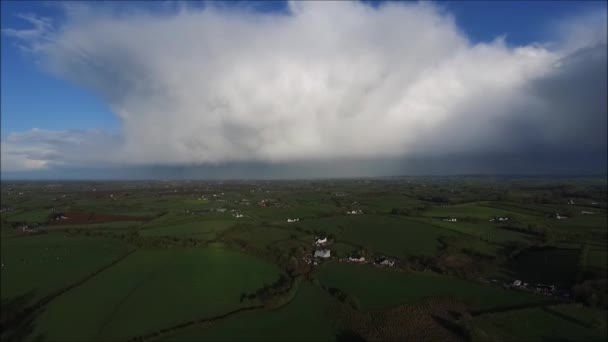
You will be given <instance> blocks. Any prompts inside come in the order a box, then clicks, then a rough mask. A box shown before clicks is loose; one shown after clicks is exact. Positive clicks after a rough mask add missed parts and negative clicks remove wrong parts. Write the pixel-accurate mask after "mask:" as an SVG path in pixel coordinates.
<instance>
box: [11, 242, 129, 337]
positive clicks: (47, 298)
mask: <svg viewBox="0 0 608 342" xmlns="http://www.w3.org/2000/svg"><path fill="white" fill-rule="evenodd" d="M135 251H136V249H132V250H130V251H128V252H127V253H125V254H123V255H121V256H120V257H118V258H117V259H115V260H113V261H112V262H111V263H109V264H107V265H105V266H103V267H101V268H99V269H97V270H96V271H94V272H93V273H91V274H89V275H87V276H85V277H84V278H82V279H80V280H78V281H76V282H75V283H72V284H70V285H68V286H66V287H64V288H61V289H59V290H57V291H55V293H52V294H50V295H47V296H45V297H43V298H41V299H39V300H38V301H37V302H36V303H34V304H32V305H30V306H29V307H27V308H25V309H23V310H22V311H21V312H20V313H17V314H16V315H15V316H14V317H13V318H12V319H10V320H9V321H8V322H6V323H5V324H4V325H5V326H6V327H11V326H12V325H13V324H14V323H15V322H19V321H21V320H24V319H26V318H27V317H28V316H30V315H32V314H34V313H35V312H36V311H38V310H40V309H41V308H43V307H44V306H46V305H48V304H49V303H50V302H51V301H53V300H54V299H56V298H57V297H59V296H61V295H63V294H65V293H66V292H68V291H70V290H73V289H75V288H77V287H78V286H80V285H82V284H84V283H86V282H87V281H89V280H91V279H92V278H94V277H95V276H97V275H98V274H100V273H101V272H103V271H105V270H107V269H109V268H111V267H112V266H114V265H116V264H118V263H119V262H121V261H122V260H124V259H126V258H127V257H128V256H129V255H131V254H133V253H134V252H135Z"/></svg>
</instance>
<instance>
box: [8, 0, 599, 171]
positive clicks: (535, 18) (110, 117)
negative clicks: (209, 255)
mask: <svg viewBox="0 0 608 342" xmlns="http://www.w3.org/2000/svg"><path fill="white" fill-rule="evenodd" d="M364 2H365V3H367V4H369V5H371V6H373V7H376V8H379V7H383V6H384V5H385V3H384V2H373V1H364ZM67 4H68V5H70V4H76V2H68V3H67ZM433 4H434V8H435V9H437V11H438V12H433V13H434V14H431V17H433V16H434V17H436V19H437V18H440V19H442V18H444V17H453V19H454V21H455V24H456V27H457V30H458V31H459V32H457V33H454V32H451V31H450V29H446V28H441V30H443V31H442V32H444V33H445V34H447V35H448V36H449V35H451V34H452V33H453V34H455V35H457V36H458V35H459V36H462V37H465V38H466V39H467V40H468V41H469V42H470V43H471V45H472V46H474V45H476V44H478V43H485V44H489V46H491V47H492V49H494V48H496V51H497V52H496V53H498V51H502V52H504V53H517V52H516V51H517V48H518V47H524V46H526V47H530V48H531V49H535V46H536V45H534V44H535V43H539V44H541V45H539V46H547V47H548V48H547V49H546V50H538V51H536V50H535V52H534V54H537V53H540V54H545V53H546V54H549V55H554V56H553V57H551V58H553V60H555V58H558V59H559V58H564V57H566V55H567V54H569V53H571V52H572V51H568V52H567V51H566V49H562V50H564V51H557V50H558V49H557V48H556V49H554V48H552V47H551V46H552V45H553V44H562V43H563V41H565V39H564V37H562V36H560V34H561V33H560V30H558V29H556V28H559V27H560V25H561V26H563V24H564V23H566V22H568V21H573V20H574V21H576V20H577V18H579V20H578V22H579V23H580V22H584V21H585V20H580V17H583V18H584V16H585V15H588V14H589V13H593V14H598V13H600V14H601V13H605V12H606V1H437V2H434V3H433ZM85 5H86V7H88V8H89V9H91V8H92V9H93V10H92V12H93V13H95V12H96V11H97V10H101V9H103V10H104V11H106V12H104V13H107V11H109V12H111V13H114V14H117V13H119V12H121V11H124V10H125V9H130V10H136V11H137V10H141V11H142V12H149V13H154V14H166V15H168V16H172V15H174V14H176V13H177V10H176V9H177V8H180V6H181V4H180V3H179V2H166V1H162V2H161V1H154V2H145V1H134V2H122V1H121V2H116V1H109V2H88V3H86V4H85ZM0 6H1V21H0V22H1V26H2V29H11V30H27V29H29V28H31V24H30V23H29V22H27V21H26V20H23V18H22V16H23V15H34V16H35V17H44V18H49V19H51V20H52V23H53V26H54V28H60V27H62V26H63V25H64V23H65V22H67V21H68V18H67V14H66V11H65V8H64V6H62V5H61V4H58V3H57V2H37V1H2V2H0ZM207 6H208V4H207V3H204V2H188V3H187V5H186V7H188V8H189V9H188V11H187V12H190V13H192V12H196V11H198V10H201V9H203V8H205V7H207ZM212 6H214V7H223V8H231V7H239V8H243V7H246V8H249V10H247V12H249V13H257V14H259V15H260V16H263V15H265V14H268V13H277V14H286V13H287V12H288V4H287V3H286V2H281V1H272V2H257V3H252V2H235V1H227V2H212ZM310 7H314V6H310ZM343 7H344V6H343ZM346 7H352V6H346ZM96 9H97V10H96ZM315 10H317V9H315ZM321 10H322V8H321ZM345 10H349V9H345ZM338 11H340V9H338ZM424 11H425V10H423V12H424ZM353 13H354V12H353ZM437 13H440V14H437ZM337 16H339V14H338V15H337ZM109 17H112V15H110V16H109ZM113 18H114V19H112V20H116V22H120V19H119V18H117V16H116V15H114V16H113ZM603 18H604V19H603V20H605V16H604V17H603ZM72 19H73V18H72ZM201 20H205V19H201ZM159 21H162V20H160V19H159ZM370 22H373V20H372V19H370ZM599 22H600V24H601V23H602V22H601V20H600V21H599ZM336 24H337V25H340V20H337V21H336ZM228 25H229V24H228ZM277 25H278V24H277ZM399 25H400V23H398V22H395V26H399ZM438 25H439V24H438ZM439 26H441V25H439ZM574 26H576V25H574ZM579 26H584V25H579ZM596 26H597V25H596ZM373 28H374V27H373V26H370V31H373ZM391 29H392V27H391V26H387V36H391V37H393V38H387V39H397V40H398V39H399V35H398V34H396V35H390V34H389V32H390V31H391ZM136 30H137V28H135V27H133V31H134V32H135V31H136ZM311 30H314V28H311ZM570 31H576V32H577V34H579V33H580V32H578V31H577V30H576V29H575V30H570ZM579 31H580V30H579ZM583 31H584V30H583ZM596 31H597V30H596ZM599 31H601V27H600V30H599ZM585 32H587V31H585ZM295 34H297V32H295ZM416 34H417V33H414V36H413V37H414V39H415V35H416ZM422 34H423V32H420V35H422ZM583 34H585V35H586V34H587V33H583ZM500 36H503V37H504V39H505V41H504V43H505V45H504V48H502V47H500V46H494V45H492V42H493V41H494V40H495V39H496V38H497V37H500ZM0 37H1V44H2V49H1V62H2V63H1V86H2V87H1V101H0V103H1V114H2V116H1V135H2V139H3V142H5V140H6V139H7V137H9V135H11V134H18V135H19V134H25V133H26V132H29V131H31V130H32V129H34V128H36V129H40V130H46V131H53V132H60V131H64V132H65V131H74V132H76V131H77V132H79V133H75V136H78V137H80V138H79V139H85V140H86V138H82V136H84V133H82V131H86V130H100V131H102V132H104V133H103V134H101V136H104V134H107V136H110V137H112V136H118V137H120V136H121V134H123V130H124V129H128V127H129V125H134V123H133V122H131V121H130V122H123V121H121V119H119V118H118V117H119V116H118V115H117V113H115V112H114V110H123V111H127V112H129V113H130V114H128V115H127V116H126V117H128V118H130V119H129V120H131V119H134V118H135V117H136V116H137V115H139V116H142V115H146V114H143V113H136V114H133V113H131V111H132V110H133V108H141V106H139V105H137V106H133V105H132V104H131V103H130V104H129V106H126V105H124V103H123V102H124V101H125V100H124V99H121V100H120V101H118V100H116V99H114V101H112V100H110V101H108V98H107V96H108V94H113V95H112V96H115V95H116V94H114V93H113V90H112V89H108V88H112V85H111V84H105V83H104V84H102V83H99V84H97V83H96V84H97V86H99V88H95V87H93V88H91V87H89V86H83V84H84V83H83V82H85V83H86V82H88V80H85V81H83V80H82V79H80V78H79V76H78V75H73V74H72V75H68V74H69V73H70V71H69V70H68V71H66V70H64V71H63V74H62V72H59V73H58V74H52V73H51V72H49V70H48V68H45V67H42V66H41V65H40V63H39V62H40V60H41V59H43V58H45V57H48V55H41V54H36V53H31V52H27V51H24V50H23V48H22V47H23V46H27V45H28V44H29V43H31V42H24V41H20V40H18V39H16V38H15V37H13V36H10V35H7V34H2V35H0ZM133 39H135V41H137V38H133ZM340 39H342V38H340ZM352 39H356V38H352ZM446 39H447V38H446ZM450 39H452V38H450ZM450 39H447V40H446V42H447V43H449V44H452V43H453V44H456V45H454V46H458V43H456V42H452V41H450ZM454 39H457V38H454ZM594 39H595V38H594ZM321 40H322V39H321ZM591 40H593V39H591ZM109 42H110V44H112V40H110V41H109ZM396 42H397V41H395V42H393V44H394V43H396ZM213 44H219V43H213ZM222 44H228V45H229V44H230V43H222ZM562 45H564V44H562ZM218 46H219V45H218ZM222 46H223V45H222ZM281 48H282V47H281ZM577 48H581V47H580V46H579V47H577ZM381 49H382V47H381ZM505 49H506V50H505ZM227 50H230V48H227ZM474 51H475V49H473V48H472V47H471V53H475V52H474ZM502 52H501V53H502ZM93 53H98V51H93ZM125 53H131V52H125ZM217 53H219V54H220V55H222V54H224V53H225V52H223V51H220V52H217ZM382 53H384V52H382ZM429 53H431V52H429ZM432 53H439V52H432ZM441 53H444V54H445V53H447V52H441ZM100 56H101V57H100V58H102V60H103V58H105V57H107V56H108V55H107V54H106V53H105V52H104V53H103V54H102V55H100ZM125 56H127V55H125ZM128 56H130V55H128ZM386 56H387V57H386V58H387V61H388V60H391V59H390V57H388V56H390V52H389V51H387V55H386ZM144 58H145V59H147V58H148V57H144ZM412 58H413V57H412ZM437 58H439V57H437ZM539 58H540V57H539ZM551 58H549V57H547V60H551ZM413 59H414V60H415V58H413ZM440 60H443V59H439V60H438V61H440ZM140 62H141V63H140ZM148 62H151V63H156V62H157V61H148V60H142V61H134V63H136V64H134V65H140V64H143V65H147V64H146V63H148ZM163 62H165V61H163ZM61 63H67V62H65V61H60V64H61ZM243 63H245V64H247V63H248V62H247V61H245V62H243ZM412 63H415V61H412ZM429 63H430V62H429ZM514 63H515V62H514ZM530 63H532V62H530ZM448 64H449V63H448ZM62 65H63V64H62ZM66 65H68V67H74V66H70V65H69V64H66ZM108 65H109V64H108ZM513 65H515V64H513ZM109 66H111V67H113V68H116V69H115V70H119V71H120V70H122V69H121V68H122V66H114V65H109ZM193 67H194V69H195V70H196V69H197V66H193ZM401 67H402V66H394V67H389V69H388V70H390V68H395V69H398V68H401ZM498 67H499V66H497V68H498ZM171 68H173V66H171ZM535 68H536V67H535ZM85 71H90V70H85ZM91 72H93V71H91ZM176 72H181V71H180V70H176ZM539 72H540V71H539ZM294 75H295V74H294ZM297 75H301V74H297ZM90 76H92V77H93V78H95V77H98V76H99V75H97V74H94V72H93V73H92V74H91V75H90ZM87 77H88V76H87ZM99 77H107V76H103V75H102V76H99ZM117 77H118V76H117ZM151 77H152V76H151ZM466 77H468V76H466ZM526 77H527V76H526ZM547 77H548V76H547ZM68 79H70V80H72V81H68ZM220 79H221V77H220ZM98 81H99V82H102V81H103V82H105V81H108V80H106V79H103V80H101V79H99V80H94V82H98ZM110 81H113V82H115V84H116V87H115V89H122V88H120V86H121V85H122V83H121V82H124V81H125V80H124V79H120V78H117V79H116V80H112V79H110ZM162 81H163V82H164V81H165V80H162ZM513 82H516V80H513ZM517 82H519V81H517ZM147 83H149V84H151V85H155V86H156V85H158V84H164V83H162V82H161V81H159V82H156V80H155V79H150V80H148V81H147ZM157 83H158V84H157ZM205 86H206V85H205ZM104 87H105V88H104ZM514 87H515V85H514ZM518 87H519V86H518ZM115 89H114V92H115ZM155 91H156V90H155ZM380 95H382V94H380ZM125 96H133V95H132V94H131V93H128V94H127V95H125ZM154 98H155V97H150V99H154ZM159 101H160V100H159ZM172 101H174V99H173V100H172ZM227 101H228V103H229V104H230V105H233V104H231V103H230V100H227ZM119 102H120V103H119ZM313 102H314V101H313ZM169 103H170V101H169V102H159V103H158V105H157V107H159V108H160V107H162V106H165V105H166V106H170V104H169ZM239 105H240V104H234V106H237V107H238V106H239ZM272 105H273V104H265V106H267V107H266V108H268V106H271V107H272ZM600 105H603V104H600ZM234 106H233V107H234ZM323 106H324V105H323V104H319V106H318V107H319V108H320V109H317V111H318V110H321V111H323V110H324V107H323ZM408 106H416V107H415V108H419V106H418V104H408ZM459 106H460V105H459ZM167 108H169V109H168V110H169V111H170V110H172V109H171V107H167ZM387 108H388V107H387ZM408 108H409V107H408ZM420 108H422V107H420ZM458 108H460V107H458ZM188 110H190V109H188ZM188 110H185V111H186V112H187V111H188ZM480 110H481V109H480ZM527 110H530V109H529V108H526V109H525V110H524V111H527ZM125 115H126V114H125ZM159 115H160V114H159ZM183 115H186V114H183ZM235 115H236V114H235ZM450 115H452V114H450ZM454 115H455V114H454ZM123 116H124V115H123ZM501 120H506V121H512V120H510V119H509V120H507V119H506V118H502V119H501ZM506 121H505V122H506ZM159 122H161V121H159ZM195 123H196V124H197V125H200V126H201V127H207V126H206V125H208V124H209V122H208V121H204V120H203V121H200V120H198V118H196V120H194V121H193V126H194V125H195ZM446 124H447V121H446ZM138 125H139V124H138ZM230 125H231V126H230V128H229V131H227V132H228V133H226V134H233V131H235V130H236V131H235V132H240V133H238V134H239V135H241V136H242V135H243V134H244V133H245V132H247V134H252V136H251V137H250V140H248V142H246V143H245V142H243V143H239V144H241V145H242V146H245V145H247V144H249V143H251V141H259V140H260V139H262V140H264V139H266V138H260V137H259V136H258V135H260V134H261V133H260V134H258V133H256V130H259V131H260V132H261V131H262V130H263V129H266V130H267V128H257V127H255V128H254V127H244V126H243V125H245V126H246V124H242V123H232V124H230ZM520 125H524V126H525V124H520ZM125 127H126V128H125ZM180 129H184V128H180ZM227 129H228V128H227ZM252 132H254V133H252ZM131 133H134V132H130V133H129V135H125V136H122V138H120V139H117V140H121V139H122V140H124V141H126V142H127V143H128V142H129V141H128V140H129V139H131V140H134V139H135V138H132V136H135V135H137V134H131ZM600 133H601V132H600ZM53 134H54V133H53ZM57 134H58V135H61V134H59V133H57ZM140 134H141V132H140ZM175 134H176V137H179V136H180V134H179V133H178V132H177V128H176V133H175ZM387 134H388V133H387ZM313 135H314V134H313ZM381 135H382V134H381ZM61 136H62V137H64V136H65V135H61ZM27 137H28V138H27V139H32V138H31V137H30V136H29V135H27ZM97 138H99V136H97V137H96V138H91V139H97ZM15 139H17V138H15ZM18 139H22V137H21V136H20V138H18ZM23 139H25V138H23ZM45 139H47V138H44V139H43V138H38V137H37V138H35V139H34V140H35V141H43V140H44V141H45V143H47V144H48V141H47V140H45ZM53 139H59V138H53ZM61 139H63V138H61ZM100 139H102V140H103V139H104V138H100ZM222 139H227V140H228V142H229V143H230V141H231V140H230V139H228V138H226V136H224V137H222ZM251 139H253V140H251ZM301 139H302V140H301V142H299V144H302V146H305V145H306V144H309V142H307V141H308V140H309V139H308V138H306V137H302V138H301ZM546 139H549V140H550V138H546ZM122 140H121V141H122ZM330 140H331V139H330ZM379 140H382V139H379ZM53 141H55V140H53ZM92 141H93V140H92ZM168 141H169V142H171V141H170V140H168ZM54 143H56V142H53V144H54ZM213 143H216V142H215V141H201V142H196V143H193V142H187V144H190V145H192V144H195V145H197V146H198V147H197V148H199V149H200V148H201V147H200V146H207V147H206V148H207V149H209V148H210V147H208V146H210V145H209V144H213ZM326 143H327V142H326ZM383 143H384V142H383ZM403 143H405V142H400V144H403ZM92 144H94V143H92ZM290 144H291V143H290ZM379 144H380V143H379ZM463 144H464V142H463ZM467 144H468V142H467ZM26 145H27V144H24V145H23V146H26ZM135 145H136V146H137V144H135ZM3 146H4V147H6V146H9V145H8V144H7V143H3ZM23 146H20V147H18V148H17V150H19V151H21V150H23V149H24V148H25V147H23ZM27 146H28V147H27V148H26V149H29V148H30V147H31V146H30V145H27ZM45 146H46V145H45ZM242 146H241V147H239V148H240V149H241V150H242V151H237V152H238V153H237V152H235V153H234V154H235V155H238V156H236V157H225V158H224V157H223V155H226V156H227V155H231V153H232V152H234V151H232V152H230V153H229V152H225V153H224V152H222V153H219V152H218V153H213V151H211V152H210V151H208V150H205V151H203V152H201V150H197V152H192V153H193V154H194V155H195V157H194V159H196V160H198V162H202V163H206V162H214V163H215V162H217V161H220V162H222V161H228V162H232V161H236V162H242V161H243V157H241V155H247V153H250V151H249V152H248V151H247V150H246V149H244V147H242ZM306 146H308V145H306ZM429 146H430V145H429ZM10 147H11V148H13V145H10ZM499 147H500V149H501V150H502V151H508V150H509V149H510V148H511V146H510V147H509V148H507V147H504V146H499ZM133 148H134V149H139V148H138V147H133ZM425 148H430V147H424V148H419V147H416V149H418V150H419V151H421V150H424V149H425ZM433 148H434V147H433ZM243 149H244V150H243ZM271 149H272V151H273V152H267V153H266V152H264V153H262V157H259V158H257V157H256V158H257V159H256V158H254V161H256V162H257V161H260V160H262V161H264V160H279V161H281V160H283V159H284V157H283V154H281V155H278V154H277V153H279V152H274V151H275V150H274V149H275V147H272V148H271ZM52 150H53V153H55V154H57V153H60V152H59V151H58V150H57V149H56V148H55V146H53V149H52ZM414 150H415V149H414ZM302 151H304V150H303V149H302ZM15 153H17V152H15ZM18 153H22V152H18ZM28 153H29V152H28ZM82 153H84V154H86V152H82ZM167 153H168V154H170V153H169V152H167ZM201 153H202V154H204V155H205V156H201ZM280 153H286V152H285V151H281V152H280ZM280 153H279V154H280ZM307 153H309V152H302V153H299V151H298V153H296V154H297V155H301V156H302V157H301V158H300V159H302V160H306V159H307V158H310V156H311V155H315V154H314V153H312V152H310V153H311V154H307ZM365 153H367V154H368V155H365ZM365 153H363V154H362V155H356V156H350V157H356V158H358V157H367V156H369V154H370V153H369V152H365ZM472 153H477V152H472ZM47 154H48V153H47ZM217 154H220V156H219V157H218V156H217ZM287 154H290V153H287ZM375 154H376V153H375V152H371V155H375ZM208 155H209V156H208ZM211 155H213V156H212V157H211ZM327 157H331V156H330V155H328V156H325V155H324V156H322V158H327ZM32 158H33V157H32ZM133 159H138V158H133ZM165 159H171V158H165ZM165 159H163V158H160V157H159V158H156V157H154V156H150V155H147V156H146V157H142V158H141V160H142V161H143V162H142V163H144V164H160V165H164V164H165ZM245 159H246V158H245ZM180 160H181V159H180ZM299 161H301V160H299ZM176 162H177V163H178V164H179V163H180V162H181V161H171V162H168V163H169V164H171V165H174V163H176ZM62 163H66V162H65V161H63V162H62ZM69 163H72V161H70V162H69ZM69 163H68V164H69ZM43 164H45V165H46V163H43ZM119 164H120V163H119ZM40 165H42V164H40ZM66 165H67V164H66ZM73 166H74V167H81V166H83V165H80V164H79V162H76V164H74V165H73Z"/></svg>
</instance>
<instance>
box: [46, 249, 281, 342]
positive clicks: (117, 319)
mask: <svg viewBox="0 0 608 342" xmlns="http://www.w3.org/2000/svg"><path fill="white" fill-rule="evenodd" d="M278 274H279V270H278V269H277V268H276V267H275V266H273V265H272V264H269V263H267V262H265V261H262V260H260V259H257V258H255V257H250V256H246V255H244V254H240V253H236V252H231V251H228V250H224V249H218V248H208V249H182V250H139V251H137V252H136V253H135V254H133V255H131V256H129V257H128V258H127V259H125V260H123V261H122V262H120V263H119V264H117V265H115V266H114V267H112V268H111V269H109V270H107V271H105V272H102V273H101V274H100V275H98V276H97V277H96V278H94V279H92V280H91V281H89V282H87V283H85V284H84V285H82V286H81V287H78V288H77V289H74V290H73V291H71V292H70V293H68V294H66V295H64V296H62V297H60V298H58V299H57V300H56V301H54V302H53V303H52V304H51V305H49V307H48V308H47V310H46V311H45V312H44V313H43V315H42V316H41V317H40V320H39V324H38V326H37V330H36V335H37V334H40V335H42V336H44V338H45V339H50V340H79V341H82V340H116V339H126V338H128V337H133V336H135V335H139V334H145V333H149V332H152V331H156V330H158V329H159V328H162V327H170V326H172V325H175V324H178V323H182V322H184V321H188V320H192V319H198V318H205V317H212V316H216V315H220V314H223V313H225V312H228V311H231V310H234V309H237V308H239V307H241V305H242V304H240V295H241V293H243V292H251V291H254V290H255V289H257V288H259V287H261V286H263V285H264V284H265V283H271V282H273V281H275V280H276V279H277V278H278ZM91 294H95V295H93V296H92V295H91ZM73 312H79V314H78V315H76V316H74V315H68V313H73ZM68 317H69V318H68Z"/></svg>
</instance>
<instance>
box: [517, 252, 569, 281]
mask: <svg viewBox="0 0 608 342" xmlns="http://www.w3.org/2000/svg"><path fill="white" fill-rule="evenodd" d="M580 253H581V251H580V249H566V248H543V249H537V250H528V251H524V252H522V253H521V254H520V255H518V256H517V257H515V258H514V259H512V260H510V262H509V264H508V265H507V272H508V273H509V279H514V278H517V279H522V280H523V281H525V282H529V283H544V284H556V285H560V286H566V287H568V286H571V285H572V284H573V283H574V281H575V280H576V275H577V272H578V263H579V256H580Z"/></svg>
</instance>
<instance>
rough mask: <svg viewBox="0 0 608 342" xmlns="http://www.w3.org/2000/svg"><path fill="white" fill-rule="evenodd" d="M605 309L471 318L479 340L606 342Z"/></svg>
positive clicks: (559, 307)
mask: <svg viewBox="0 0 608 342" xmlns="http://www.w3.org/2000/svg"><path fill="white" fill-rule="evenodd" d="M607 318H608V317H607V316H606V312H605V311H603V312H602V311H600V310H593V309H589V308H585V307H581V306H576V305H556V306H549V307H543V308H531V309H523V310H514V311H509V312H506V313H498V314H487V315H482V316H479V317H476V318H474V319H473V323H472V324H473V326H474V327H475V334H474V338H473V339H474V340H478V341H605V339H606V319H607Z"/></svg>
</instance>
